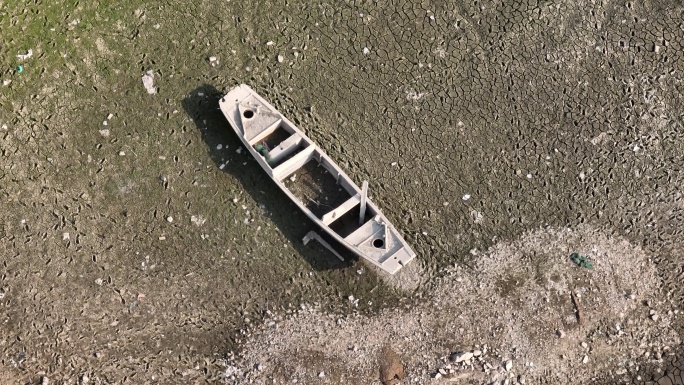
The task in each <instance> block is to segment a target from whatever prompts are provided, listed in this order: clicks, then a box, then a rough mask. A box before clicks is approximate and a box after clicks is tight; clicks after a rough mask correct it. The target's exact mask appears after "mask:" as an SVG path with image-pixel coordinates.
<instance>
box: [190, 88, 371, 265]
mask: <svg viewBox="0 0 684 385" xmlns="http://www.w3.org/2000/svg"><path fill="white" fill-rule="evenodd" d="M222 96H223V94H222V93H221V92H220V91H219V90H217V89H216V88H215V87H214V86H211V85H207V84H205V85H202V86H200V87H198V88H196V89H195V90H193V91H192V92H191V93H190V94H189V95H188V96H187V97H186V98H184V99H183V102H182V105H183V109H184V110H185V112H186V113H187V114H188V116H190V117H191V118H192V120H193V122H194V123H195V126H196V127H197V129H198V130H199V131H200V133H201V135H202V140H203V141H204V143H205V144H206V145H207V150H208V153H209V156H210V157H211V159H212V161H213V162H214V164H215V165H216V167H217V168H218V167H220V166H221V165H223V164H224V163H225V161H226V153H225V150H219V149H217V145H218V144H219V143H221V144H227V145H228V146H229V147H230V148H239V147H243V144H242V142H241V141H240V139H239V138H238V137H237V135H236V134H235V133H234V132H233V130H232V128H231V127H230V124H229V123H228V121H227V120H226V118H225V117H224V116H223V114H222V113H221V111H220V109H219V104H218V103H219V100H220V99H221V97H222ZM243 163H244V162H242V161H240V162H238V161H234V162H228V164H226V165H225V167H224V168H223V171H224V172H227V173H231V174H232V175H233V176H235V178H237V179H238V180H239V181H240V183H241V184H242V186H243V187H244V189H245V191H246V192H247V193H248V194H249V195H250V196H251V197H252V199H254V200H255V201H256V202H257V203H259V204H263V205H264V206H265V207H266V209H267V210H268V211H269V212H270V213H271V216H270V218H271V219H272V220H273V222H274V223H275V225H276V226H278V228H279V229H280V231H282V233H283V234H284V235H285V237H287V239H288V240H289V241H290V242H291V243H292V245H293V246H294V248H295V249H296V250H297V252H298V253H299V254H300V255H301V256H303V257H304V259H305V260H306V261H307V262H308V263H309V264H310V265H311V267H312V268H313V269H314V270H317V271H322V270H331V269H343V268H347V267H349V266H351V265H353V264H354V262H355V261H356V260H357V258H358V257H356V256H355V255H353V254H351V253H350V252H348V251H347V250H346V249H344V247H342V246H341V245H338V244H337V243H336V242H335V241H334V240H333V239H332V238H331V237H329V236H327V235H326V234H324V233H323V231H322V230H321V229H319V228H318V226H317V225H316V224H315V223H314V222H313V221H311V220H310V219H309V218H308V217H307V216H306V215H304V213H302V212H301V211H300V210H299V208H298V207H297V206H296V205H295V204H294V203H292V202H291V201H290V200H289V198H288V197H287V195H285V193H283V192H282V191H280V189H279V188H278V187H277V186H276V184H275V183H274V182H273V181H272V180H270V178H269V177H268V175H267V174H266V172H264V170H263V169H261V167H260V166H259V164H258V163H257V162H255V161H254V162H253V161H247V164H243ZM264 190H265V191H267V192H268V194H266V195H265V194H263V193H262V191H264ZM310 230H314V231H316V232H317V233H318V234H320V235H321V236H323V238H324V239H325V240H326V241H328V242H329V243H330V244H331V245H333V247H334V248H335V250H336V251H338V252H339V253H340V254H342V256H343V257H344V259H345V261H344V262H342V261H340V260H339V259H337V257H335V256H334V255H333V254H332V253H330V252H328V251H326V252H325V253H320V249H321V247H319V246H320V245H318V244H317V243H316V242H315V241H313V242H312V243H309V244H308V245H304V244H303V242H302V238H304V236H305V235H306V233H307V232H309V231H310ZM312 244H315V246H312ZM317 250H318V251H317Z"/></svg>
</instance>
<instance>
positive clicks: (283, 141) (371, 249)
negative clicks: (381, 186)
mask: <svg viewBox="0 0 684 385" xmlns="http://www.w3.org/2000/svg"><path fill="white" fill-rule="evenodd" d="M219 106H220V108H221V111H222V112H223V114H224V115H225V116H226V118H227V120H228V122H229V123H230V125H231V126H232V127H233V129H234V130H235V132H236V133H237V134H238V136H239V137H240V139H241V140H242V142H243V143H244V144H245V147H247V149H248V150H249V152H250V153H251V154H252V155H253V156H254V158H255V159H256V160H257V162H259V164H260V165H261V167H262V168H263V169H264V170H265V171H266V173H267V174H268V175H269V176H270V177H271V179H273V181H274V182H275V183H276V184H277V185H278V187H280V189H281V190H283V192H285V194H287V196H288V197H290V199H291V200H292V201H293V202H294V203H295V204H296V205H297V206H299V208H300V209H302V211H304V213H305V214H306V215H307V216H308V217H309V218H311V220H313V221H314V222H315V223H316V224H318V225H319V226H320V227H321V228H322V229H323V230H324V231H325V232H326V233H328V234H329V235H330V236H332V237H333V238H334V239H335V240H336V241H338V242H339V243H340V244H342V245H344V246H345V247H346V248H348V249H349V250H351V251H352V252H354V253H356V254H357V255H359V256H360V257H362V258H364V259H366V260H368V261H370V262H371V263H373V264H374V265H376V266H378V267H380V268H381V269H383V270H385V271H387V272H389V273H390V274H394V273H396V272H397V271H398V270H399V269H400V268H401V267H402V266H404V265H406V264H407V263H408V262H409V261H411V260H412V259H413V258H415V256H416V254H415V252H414V251H413V250H412V249H411V247H409V245H408V244H407V243H406V241H405V240H404V239H403V238H402V236H401V235H400V234H399V232H398V231H397V230H396V229H395V228H394V226H392V224H391V223H390V222H389V221H388V220H387V218H386V217H385V216H384V215H382V213H381V212H380V210H379V209H378V208H377V207H376V206H375V204H373V202H371V201H370V200H369V199H367V192H368V183H367V182H365V181H364V183H363V189H360V188H359V187H358V186H357V185H356V184H355V183H354V182H353V181H352V180H351V179H350V178H349V177H348V176H347V174H345V173H344V172H343V171H342V170H341V169H340V167H339V166H338V165H337V164H336V163H335V162H334V161H333V160H332V159H330V157H328V156H327V155H326V154H325V153H324V152H323V151H322V150H321V149H320V148H319V147H318V146H317V145H315V144H314V143H313V142H312V141H311V140H310V139H309V138H308V137H307V136H306V135H304V133H303V132H302V131H301V130H299V129H298V128H297V127H296V126H295V125H294V124H292V122H290V121H289V120H288V119H287V118H285V117H284V116H282V115H281V114H280V113H279V112H278V111H277V110H276V109H275V108H274V107H273V106H272V105H271V104H269V103H268V102H267V101H266V100H264V99H263V98H262V97H260V96H259V95H257V94H256V93H255V92H254V91H253V90H252V89H251V88H249V87H248V86H246V85H244V84H242V85H240V86H237V87H235V88H233V89H232V90H230V91H229V92H228V93H227V94H226V95H225V96H224V97H223V98H222V99H221V101H220V102H219Z"/></svg>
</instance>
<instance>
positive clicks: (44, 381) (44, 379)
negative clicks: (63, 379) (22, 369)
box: [40, 377, 50, 385]
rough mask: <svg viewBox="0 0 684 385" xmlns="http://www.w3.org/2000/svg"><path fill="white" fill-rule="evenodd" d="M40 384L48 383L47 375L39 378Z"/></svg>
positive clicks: (46, 384)
mask: <svg viewBox="0 0 684 385" xmlns="http://www.w3.org/2000/svg"><path fill="white" fill-rule="evenodd" d="M40 385H50V379H49V378H47V377H43V378H41V379H40Z"/></svg>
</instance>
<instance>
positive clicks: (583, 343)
mask: <svg viewBox="0 0 684 385" xmlns="http://www.w3.org/2000/svg"><path fill="white" fill-rule="evenodd" d="M580 346H582V347H583V348H585V349H586V348H587V347H588V346H589V345H587V343H586V342H584V341H582V343H581V344H580Z"/></svg>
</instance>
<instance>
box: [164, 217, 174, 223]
mask: <svg viewBox="0 0 684 385" xmlns="http://www.w3.org/2000/svg"><path fill="white" fill-rule="evenodd" d="M166 221H167V222H169V223H171V222H173V217H172V216H170V215H169V216H168V217H166Z"/></svg>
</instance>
